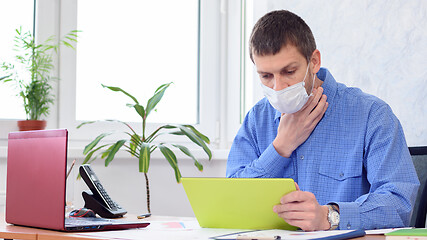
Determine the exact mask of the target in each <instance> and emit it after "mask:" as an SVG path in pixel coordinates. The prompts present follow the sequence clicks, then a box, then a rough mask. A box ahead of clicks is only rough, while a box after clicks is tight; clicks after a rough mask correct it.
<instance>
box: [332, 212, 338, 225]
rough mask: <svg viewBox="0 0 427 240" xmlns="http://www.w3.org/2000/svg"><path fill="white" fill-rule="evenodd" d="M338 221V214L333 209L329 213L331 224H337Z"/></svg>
mask: <svg viewBox="0 0 427 240" xmlns="http://www.w3.org/2000/svg"><path fill="white" fill-rule="evenodd" d="M339 222H340V214H339V213H338V212H337V211H333V212H332V213H331V224H332V225H338V223H339Z"/></svg>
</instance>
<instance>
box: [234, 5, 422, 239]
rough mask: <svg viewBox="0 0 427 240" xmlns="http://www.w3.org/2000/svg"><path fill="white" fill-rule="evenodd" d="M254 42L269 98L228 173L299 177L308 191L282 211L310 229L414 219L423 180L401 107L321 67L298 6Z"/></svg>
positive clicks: (247, 124)
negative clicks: (412, 155) (397, 109)
mask: <svg viewBox="0 0 427 240" xmlns="http://www.w3.org/2000/svg"><path fill="white" fill-rule="evenodd" d="M249 50H250V56H251V59H252V61H253V62H254V64H255V66H256V69H257V72H258V73H259V77H260V79H261V86H262V87H263V91H264V94H265V96H266V98H264V99H262V100H260V101H259V102H258V103H257V104H256V105H255V106H254V107H253V108H252V109H251V110H250V111H249V112H248V114H247V116H246V117H245V120H244V122H243V124H242V126H241V128H240V130H239V132H238V133H237V136H236V138H235V140H234V142H233V145H232V147H231V150H230V154H229V158H228V162H227V177H235V178H241V177H244V178H258V177H263V178H293V179H294V180H295V182H297V183H298V184H296V187H297V190H298V191H295V192H291V193H289V194H287V195H285V196H283V197H282V198H281V199H280V204H279V205H276V206H274V208H273V211H274V212H276V213H277V214H278V215H279V216H280V217H282V218H283V219H284V220H285V221H286V222H288V223H289V224H291V225H294V226H297V227H300V228H301V229H303V230H306V231H312V230H329V229H374V228H388V227H404V226H408V224H409V219H410V215H411V211H412V207H413V204H414V201H415V197H416V193H417V189H418V186H419V181H418V178H417V175H416V172H415V169H414V166H413V163H412V161H411V158H410V155H409V151H408V148H407V145H406V141H405V137H404V134H403V130H402V127H401V125H400V123H399V120H398V119H397V118H396V116H395V115H394V114H393V113H392V110H391V108H390V107H389V106H388V105H387V104H386V103H385V102H383V101H381V100H380V99H378V98H376V97H374V96H371V95H368V94H365V93H363V92H362V91H361V90H359V89H357V88H348V87H346V86H345V85H344V84H340V83H337V82H336V81H335V79H334V78H333V76H332V74H331V73H330V72H329V71H328V70H327V69H325V68H321V67H320V65H321V57H320V52H319V50H317V49H316V43H315V40H314V37H313V34H312V32H311V30H310V28H309V27H308V26H307V24H306V23H305V22H304V21H303V20H302V19H301V18H300V17H298V16H297V15H295V14H293V13H291V12H289V11H285V10H282V11H273V12H270V13H268V14H266V15H265V16H263V17H262V18H261V19H260V20H259V21H258V22H257V23H256V24H255V26H254V28H253V31H252V34H251V38H250V48H249ZM248 211H250V209H248Z"/></svg>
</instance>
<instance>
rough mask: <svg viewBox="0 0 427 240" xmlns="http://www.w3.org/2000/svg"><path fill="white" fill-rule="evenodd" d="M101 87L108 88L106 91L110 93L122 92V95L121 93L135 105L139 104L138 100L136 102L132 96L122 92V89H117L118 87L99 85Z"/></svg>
mask: <svg viewBox="0 0 427 240" xmlns="http://www.w3.org/2000/svg"><path fill="white" fill-rule="evenodd" d="M101 85H102V87H104V88H108V89H110V90H111V91H114V92H122V93H123V94H125V95H126V96H128V97H130V98H132V100H133V101H134V102H135V103H136V104H139V102H138V100H136V98H135V97H134V96H132V95H130V94H129V93H128V92H126V91H125V90H123V89H121V88H119V87H112V86H106V85H104V84H101Z"/></svg>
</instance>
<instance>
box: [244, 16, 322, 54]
mask: <svg viewBox="0 0 427 240" xmlns="http://www.w3.org/2000/svg"><path fill="white" fill-rule="evenodd" d="M287 44H292V45H294V46H295V47H296V48H297V49H298V51H299V52H300V53H301V54H302V55H303V56H304V57H305V58H306V59H307V62H308V61H309V60H310V57H311V55H312V54H313V52H314V50H316V41H315V40H314V36H313V33H312V32H311V29H310V27H309V26H308V25H307V24H306V23H305V22H304V20H302V18H300V17H299V16H297V15H296V14H294V13H292V12H289V11H287V10H278V11H272V12H269V13H267V14H266V15H264V16H263V17H262V18H260V19H259V20H258V22H257V23H256V24H255V26H254V28H253V30H252V34H251V37H250V40H249V55H250V57H251V60H252V62H253V61H254V60H253V54H256V55H259V56H265V55H270V54H273V55H274V54H276V53H278V52H279V51H280V49H281V48H282V47H283V46H286V45H287Z"/></svg>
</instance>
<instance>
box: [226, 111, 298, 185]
mask: <svg viewBox="0 0 427 240" xmlns="http://www.w3.org/2000/svg"><path fill="white" fill-rule="evenodd" d="M258 141H262V140H260V139H257V137H256V130H255V123H254V118H253V111H250V112H249V113H248V114H247V116H246V117H245V120H244V122H243V124H242V126H241V128H240V129H239V131H238V133H237V135H236V137H235V139H234V141H233V145H232V146H231V149H230V153H229V156H228V160H227V171H226V175H227V177H231V178H260V177H263V178H279V177H283V172H284V169H285V168H286V167H287V166H288V165H289V164H291V159H290V158H285V157H282V156H281V155H280V154H279V153H277V151H276V149H275V148H274V146H273V144H272V143H270V144H269V145H268V147H267V148H266V149H265V150H263V151H262V152H261V151H260V150H259V145H258Z"/></svg>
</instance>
